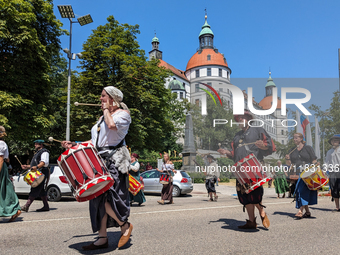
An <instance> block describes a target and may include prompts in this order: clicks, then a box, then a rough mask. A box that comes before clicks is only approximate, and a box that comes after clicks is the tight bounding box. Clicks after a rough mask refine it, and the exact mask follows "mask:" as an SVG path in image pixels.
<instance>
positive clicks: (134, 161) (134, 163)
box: [129, 153, 146, 206]
mask: <svg viewBox="0 0 340 255" xmlns="http://www.w3.org/2000/svg"><path fill="white" fill-rule="evenodd" d="M138 158H139V155H138V154H136V153H132V154H131V170H130V171H129V174H130V175H132V176H133V177H134V178H135V179H136V180H137V181H138V182H141V181H140V171H139V168H140V165H139V163H138ZM145 201H146V200H145V196H144V192H143V190H140V191H139V192H138V193H137V195H136V196H134V195H132V194H131V192H130V204H132V203H133V202H136V203H138V205H139V206H140V205H141V204H143V203H144V202H145Z"/></svg>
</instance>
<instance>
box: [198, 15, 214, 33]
mask: <svg viewBox="0 0 340 255" xmlns="http://www.w3.org/2000/svg"><path fill="white" fill-rule="evenodd" d="M206 34H210V35H214V33H213V31H212V30H211V29H210V25H209V24H208V21H207V19H205V23H204V25H203V26H202V31H201V33H200V35H199V36H198V37H200V36H201V35H206Z"/></svg>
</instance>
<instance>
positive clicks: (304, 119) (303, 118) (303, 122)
mask: <svg viewBox="0 0 340 255" xmlns="http://www.w3.org/2000/svg"><path fill="white" fill-rule="evenodd" d="M300 123H301V126H302V130H303V137H304V138H305V139H304V140H306V127H307V125H308V124H309V121H308V119H307V118H306V117H305V116H303V115H301V116H300Z"/></svg>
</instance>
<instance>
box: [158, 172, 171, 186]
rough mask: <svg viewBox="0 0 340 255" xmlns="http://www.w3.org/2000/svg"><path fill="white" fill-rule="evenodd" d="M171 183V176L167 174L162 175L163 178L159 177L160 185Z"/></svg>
mask: <svg viewBox="0 0 340 255" xmlns="http://www.w3.org/2000/svg"><path fill="white" fill-rule="evenodd" d="M169 182H170V175H169V174H167V173H161V176H160V177H159V183H162V184H169Z"/></svg>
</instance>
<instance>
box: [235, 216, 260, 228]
mask: <svg viewBox="0 0 340 255" xmlns="http://www.w3.org/2000/svg"><path fill="white" fill-rule="evenodd" d="M246 221H247V223H246V224H245V225H242V226H238V228H239V229H256V228H257V224H256V218H255V220H254V221H250V220H246Z"/></svg>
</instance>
